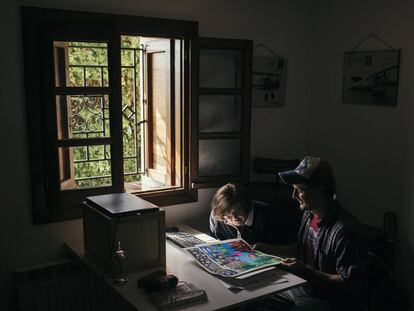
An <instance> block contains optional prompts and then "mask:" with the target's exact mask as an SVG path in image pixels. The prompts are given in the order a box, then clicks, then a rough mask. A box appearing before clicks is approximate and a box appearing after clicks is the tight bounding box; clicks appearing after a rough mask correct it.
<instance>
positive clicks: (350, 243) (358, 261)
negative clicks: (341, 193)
mask: <svg viewBox="0 0 414 311" xmlns="http://www.w3.org/2000/svg"><path fill="white" fill-rule="evenodd" d="M279 176H280V177H281V179H282V180H283V182H285V183H286V184H289V185H292V186H293V194H292V196H293V198H294V199H296V200H297V201H298V203H299V206H300V208H301V209H302V210H303V211H304V213H303V218H302V222H301V226H300V229H299V232H298V238H297V243H296V258H286V259H284V261H283V263H282V268H284V269H286V270H288V271H290V272H292V273H294V274H297V275H299V276H300V277H303V278H304V279H306V280H307V281H308V285H307V286H305V287H302V288H298V289H294V290H291V291H288V292H285V293H282V294H281V296H283V298H284V299H283V300H282V301H284V300H285V299H286V298H287V299H288V300H289V303H290V304H291V305H290V307H288V308H287V310H352V311H359V310H364V295H366V287H367V266H368V250H367V245H366V241H365V239H364V238H363V237H362V235H361V234H360V224H359V222H358V221H357V220H356V219H355V217H353V216H352V215H351V214H350V213H349V212H347V211H346V210H345V209H343V208H342V207H341V206H340V204H339V202H338V200H337V198H336V183H335V178H334V174H333V170H332V168H331V166H330V165H329V164H328V163H327V162H326V161H324V160H322V159H321V158H318V157H311V156H307V157H305V158H304V159H303V160H302V161H301V162H300V164H299V166H298V167H297V168H296V169H294V170H291V171H284V172H280V173H279ZM256 248H257V249H259V250H260V249H262V250H263V251H268V252H272V253H274V254H275V255H281V253H280V250H281V248H278V247H277V246H269V245H267V247H266V245H257V246H256ZM277 297H278V295H276V296H275V297H274V299H275V301H278V302H280V300H278V299H277ZM283 310H286V306H285V307H284V308H283Z"/></svg>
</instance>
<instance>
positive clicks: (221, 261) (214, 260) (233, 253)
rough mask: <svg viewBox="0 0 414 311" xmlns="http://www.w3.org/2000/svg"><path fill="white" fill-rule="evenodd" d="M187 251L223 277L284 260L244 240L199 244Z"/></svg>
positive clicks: (208, 268)
mask: <svg viewBox="0 0 414 311" xmlns="http://www.w3.org/2000/svg"><path fill="white" fill-rule="evenodd" d="M185 250H186V251H187V252H189V253H190V254H191V255H192V256H193V257H194V258H195V260H196V262H197V263H198V264H199V265H201V266H202V267H203V268H204V269H206V270H207V271H208V272H210V273H213V274H217V275H220V276H223V277H237V276H240V275H243V274H245V273H249V272H252V271H256V270H259V269H263V268H266V267H271V266H275V265H278V264H280V263H281V262H282V258H279V257H276V256H271V255H267V254H264V253H262V252H259V251H256V250H254V249H252V247H251V246H250V245H249V244H248V243H247V242H246V241H244V240H242V239H231V240H224V241H218V242H212V243H206V244H198V245H196V246H193V247H188V248H186V249H185Z"/></svg>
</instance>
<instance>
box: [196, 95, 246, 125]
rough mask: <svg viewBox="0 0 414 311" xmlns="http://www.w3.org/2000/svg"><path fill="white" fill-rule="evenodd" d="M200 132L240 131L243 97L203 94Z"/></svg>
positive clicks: (201, 97)
mask: <svg viewBox="0 0 414 311" xmlns="http://www.w3.org/2000/svg"><path fill="white" fill-rule="evenodd" d="M199 107H200V108H199V131H200V132H239V131H240V122H241V115H242V112H241V97H240V96H237V95H201V96H200V102H199Z"/></svg>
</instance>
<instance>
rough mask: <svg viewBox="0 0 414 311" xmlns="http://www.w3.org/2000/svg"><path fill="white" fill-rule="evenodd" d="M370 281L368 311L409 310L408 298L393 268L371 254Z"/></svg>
mask: <svg viewBox="0 0 414 311" xmlns="http://www.w3.org/2000/svg"><path fill="white" fill-rule="evenodd" d="M368 281H369V288H368V297H367V310H368V311H389V310H396V311H399V310H401V311H403V310H404V311H406V310H409V299H408V296H407V294H406V292H405V291H404V290H403V289H402V288H401V287H399V286H398V284H397V282H396V280H395V276H394V273H393V272H392V270H391V268H390V267H389V266H388V265H387V264H386V263H385V262H384V261H383V260H381V259H380V258H379V257H378V256H376V255H375V254H373V253H371V252H370V253H369V271H368Z"/></svg>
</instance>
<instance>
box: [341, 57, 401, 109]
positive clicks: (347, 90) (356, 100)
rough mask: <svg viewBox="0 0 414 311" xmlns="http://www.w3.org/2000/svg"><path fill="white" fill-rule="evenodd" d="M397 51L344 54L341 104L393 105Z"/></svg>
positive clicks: (397, 69)
mask: <svg viewBox="0 0 414 311" xmlns="http://www.w3.org/2000/svg"><path fill="white" fill-rule="evenodd" d="M399 67H400V51H399V50H396V51H373V52H363V51H360V52H346V53H345V56H344V77H343V94H342V95H343V96H342V99H343V102H344V104H361V105H381V106H395V105H397V95H398V76H399Z"/></svg>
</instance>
